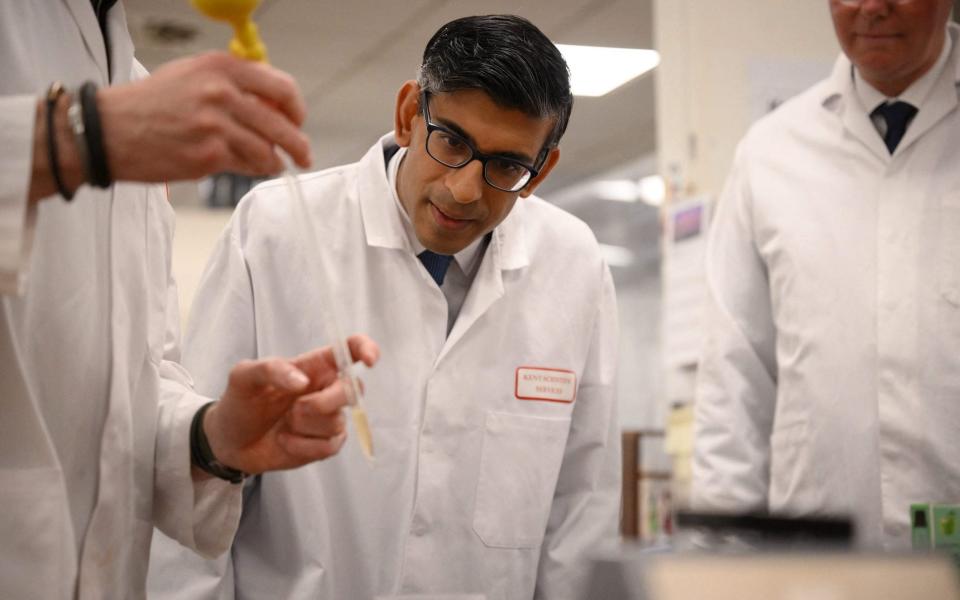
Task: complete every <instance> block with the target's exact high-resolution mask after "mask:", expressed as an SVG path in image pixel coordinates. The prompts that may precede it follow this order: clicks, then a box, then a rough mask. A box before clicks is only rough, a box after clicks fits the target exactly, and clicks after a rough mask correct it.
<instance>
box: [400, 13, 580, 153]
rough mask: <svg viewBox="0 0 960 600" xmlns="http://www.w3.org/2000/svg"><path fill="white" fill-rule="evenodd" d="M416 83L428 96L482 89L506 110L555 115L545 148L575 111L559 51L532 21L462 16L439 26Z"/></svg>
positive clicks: (567, 73) (533, 114) (554, 142)
mask: <svg viewBox="0 0 960 600" xmlns="http://www.w3.org/2000/svg"><path fill="white" fill-rule="evenodd" d="M417 82H418V83H419V84H420V88H421V89H423V90H425V91H427V92H454V91H457V90H466V89H477V90H481V91H483V92H485V93H486V94H487V95H489V96H490V98H491V99H492V100H493V101H494V102H496V103H497V104H499V105H501V106H503V107H505V108H513V109H517V110H520V111H522V112H524V113H525V114H528V115H530V116H531V117H537V118H544V117H554V118H555V119H556V123H555V124H554V127H553V132H551V134H550V137H549V138H548V139H547V142H546V144H545V146H544V150H547V149H549V148H551V147H553V146H556V145H557V143H559V142H560V138H561V137H562V136H563V132H564V131H566V129H567V122H568V121H569V120H570V111H571V110H572V109H573V94H572V93H570V71H569V69H568V68H567V63H566V61H564V60H563V56H561V54H560V51H559V50H558V49H557V47H556V46H555V45H554V44H553V42H551V41H550V40H549V39H548V38H547V36H545V35H544V34H543V32H542V31H540V30H539V29H537V27H536V26H535V25H534V24H533V23H531V22H530V21H528V20H526V19H524V18H523V17H517V16H514V15H485V16H476V17H464V18H462V19H456V20H454V21H450V22H449V23H447V24H446V25H444V26H443V27H441V28H440V30H439V31H437V32H436V33H435V34H433V37H432V38H430V41H429V42H427V47H426V48H425V49H424V51H423V64H421V65H420V73H419V76H418V77H417Z"/></svg>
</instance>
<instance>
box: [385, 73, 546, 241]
mask: <svg viewBox="0 0 960 600" xmlns="http://www.w3.org/2000/svg"><path fill="white" fill-rule="evenodd" d="M427 98H428V102H429V112H430V119H431V121H432V122H433V123H435V124H437V125H441V126H443V127H445V128H446V129H448V130H451V131H453V132H456V133H457V134H459V135H460V136H461V137H462V138H464V139H465V140H467V141H468V142H470V143H471V144H473V146H474V148H476V149H477V151H479V152H482V153H484V154H493V155H502V156H507V157H511V158H515V159H517V160H518V161H520V162H523V163H525V164H528V165H535V164H536V161H537V157H538V154H539V153H540V151H541V148H543V145H544V143H546V140H547V138H548V136H549V135H550V133H551V131H552V129H553V123H554V120H553V119H551V118H545V119H538V118H534V117H530V116H528V115H526V114H524V113H522V112H520V111H519V110H512V109H506V108H503V107H501V106H499V105H498V104H496V103H495V102H494V101H493V100H491V99H490V97H489V96H488V95H487V94H486V93H484V92H482V91H479V90H461V91H456V92H446V93H437V94H431V95H429V96H427ZM419 102H420V89H419V86H417V84H416V82H412V81H411V82H407V83H406V84H404V86H403V88H401V90H400V94H399V96H398V98H397V118H396V130H395V134H396V139H397V143H399V144H400V145H401V146H405V147H407V153H406V155H405V156H404V158H403V163H402V164H401V166H400V171H399V174H398V176H397V193H398V194H399V196H400V202H401V203H402V204H403V207H404V209H405V210H406V211H407V214H408V215H409V216H410V220H411V221H412V222H413V226H414V229H415V230H416V233H417V239H419V240H420V243H421V244H423V245H424V246H425V247H426V248H427V249H429V250H432V251H434V252H437V253H439V254H456V253H457V252H459V251H460V250H463V249H464V248H466V247H467V246H469V245H470V244H471V243H472V242H473V241H474V240H476V239H478V238H480V237H481V236H483V235H485V234H486V233H487V232H489V231H492V230H493V228H494V227H496V226H497V225H499V224H500V222H501V221H503V220H504V219H505V218H506V217H507V215H508V214H510V210H511V209H512V208H513V205H514V203H515V202H516V200H517V197H518V196H522V197H527V196H529V195H530V194H532V193H533V190H534V189H535V188H536V187H537V186H538V185H539V184H540V182H541V181H543V179H544V178H545V177H546V175H547V173H549V171H550V170H551V169H552V168H553V166H554V165H555V164H556V162H557V159H558V158H559V151H558V150H557V149H553V150H551V151H550V154H549V155H548V157H547V160H546V162H545V163H544V165H543V167H542V168H541V169H540V173H539V174H538V175H537V177H535V178H533V179H531V180H530V181H529V182H528V183H527V184H526V186H525V187H524V188H523V189H521V190H519V191H517V192H504V191H501V190H498V189H496V188H494V187H492V186H491V185H489V184H487V183H486V181H485V180H484V177H483V165H482V164H481V162H480V161H479V160H474V161H471V162H469V163H467V164H466V165H464V166H463V167H460V168H451V167H447V166H445V165H443V164H441V163H439V162H437V161H436V160H434V159H433V158H432V157H431V156H430V155H429V154H428V153H427V150H426V145H425V144H426V139H427V127H426V123H425V121H424V118H423V115H422V114H421V112H420V110H419ZM434 135H436V134H434Z"/></svg>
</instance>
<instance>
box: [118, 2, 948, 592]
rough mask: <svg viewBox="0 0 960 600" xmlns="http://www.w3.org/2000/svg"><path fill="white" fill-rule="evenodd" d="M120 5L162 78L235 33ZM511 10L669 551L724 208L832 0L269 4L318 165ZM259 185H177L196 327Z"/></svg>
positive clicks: (801, 83)
mask: <svg viewBox="0 0 960 600" xmlns="http://www.w3.org/2000/svg"><path fill="white" fill-rule="evenodd" d="M124 4H125V7H126V11H127V18H128V21H129V25H130V31H131V35H132V37H133V43H134V46H135V47H136V54H137V57H138V58H139V60H140V61H141V62H143V63H144V64H145V66H146V67H147V68H148V69H154V68H156V67H157V66H159V65H160V64H162V63H164V62H166V61H169V60H171V59H174V58H177V57H180V56H186V55H192V54H196V53H198V52H201V51H204V50H207V49H220V48H223V47H224V46H225V44H226V41H227V40H228V39H229V37H230V32H229V30H228V28H227V27H225V26H223V25H222V24H220V23H216V22H213V21H210V20H207V19H204V18H202V17H201V16H199V15H197V14H196V13H195V12H194V10H193V9H192V8H191V7H190V6H189V4H188V2H186V1H184V0H126V1H125V2H124ZM500 12H503V13H513V14H519V15H521V16H524V17H526V18H528V19H530V20H531V21H532V22H533V23H535V24H536V25H537V26H539V27H540V28H541V29H542V30H543V31H544V32H545V33H546V34H547V35H548V36H549V37H550V38H551V39H552V40H553V41H554V42H555V43H557V44H562V45H564V46H563V47H562V48H563V52H564V55H565V57H566V58H567V60H568V63H569V64H570V66H571V70H572V83H573V87H574V93H575V95H576V100H575V106H574V110H573V115H572V118H571V121H570V126H569V129H568V131H567V133H566V135H565V137H564V138H563V141H562V143H561V146H560V147H561V160H560V163H559V165H558V167H557V168H556V170H555V171H554V172H553V173H552V174H551V176H550V177H549V178H548V179H547V181H546V182H545V183H544V185H543V186H542V187H540V188H539V189H538V191H537V195H539V196H541V197H542V198H544V199H546V200H547V201H549V202H552V203H554V204H556V205H557V206H560V207H562V208H563V209H565V210H567V211H569V212H571V213H573V214H574V215H576V216H578V217H579V218H581V219H582V220H583V221H585V222H586V223H587V224H588V225H589V226H590V228H591V229H592V230H593V232H594V233H595V235H596V237H597V239H598V241H599V242H600V244H601V248H602V250H603V253H604V256H605V259H606V262H607V264H608V265H609V266H610V269H611V272H612V275H613V279H614V282H615V285H616V292H617V302H618V310H619V321H620V327H621V342H620V358H619V361H620V362H619V372H618V377H619V384H618V386H619V389H618V398H619V411H620V420H621V427H622V435H623V438H622V440H623V451H624V454H623V456H624V471H623V473H624V490H623V500H624V505H623V513H622V519H621V534H622V535H623V536H624V538H626V539H630V540H637V541H639V542H642V543H643V544H644V545H646V547H650V546H655V545H656V544H663V543H665V542H668V541H669V540H670V538H671V536H673V535H675V534H676V522H675V521H674V515H675V514H676V513H677V512H678V511H683V510H684V509H685V508H686V507H687V503H688V497H689V482H690V473H691V451H692V447H693V437H692V436H693V427H692V422H693V421H692V419H693V417H692V415H693V413H692V403H693V399H694V382H695V380H696V371H697V356H698V352H699V348H700V343H701V341H702V340H701V332H702V318H703V315H702V313H703V311H702V306H703V300H704V296H705V293H706V286H705V279H704V256H705V252H706V234H707V226H708V224H709V222H710V218H711V212H712V209H713V202H714V201H715V200H716V198H717V195H718V194H719V193H720V191H721V189H722V185H723V183H724V180H725V178H726V176H727V174H728V172H729V169H730V167H731V163H732V161H733V157H734V152H735V149H736V146H737V143H738V141H739V140H740V139H741V138H742V137H743V135H744V134H745V133H746V131H747V129H748V128H749V126H750V125H751V124H752V123H753V122H755V121H756V120H757V119H759V118H760V117H762V116H763V115H765V114H767V113H768V112H770V111H771V110H773V109H774V108H776V107H777V106H778V105H779V104H781V103H782V102H784V101H785V100H787V99H789V98H790V97H791V96H793V95H795V94H797V93H799V92H800V91H802V90H804V89H806V88H808V87H809V86H810V85H812V84H813V83H815V82H817V81H819V80H821V79H823V78H824V77H826V76H827V75H828V74H829V73H830V70H831V68H832V66H833V64H834V61H835V60H836V57H837V55H838V53H839V52H840V47H839V45H838V43H837V38H836V35H835V33H834V29H833V25H832V23H831V19H830V12H829V10H828V6H827V2H826V1H825V0H823V1H814V0H779V1H776V2H764V1H756V0H722V1H716V0H551V1H549V2H545V1H539V0H538V1H532V0H513V1H511V2H504V1H501V0H489V1H485V2H482V3H479V2H465V1H463V0H404V1H403V2H381V1H372V0H352V1H350V2H323V1H318V0H264V1H263V2H262V4H261V6H260V8H259V9H258V11H257V13H256V21H257V24H258V25H259V28H260V32H261V35H262V37H263V38H264V40H265V42H266V44H267V46H268V48H269V52H270V59H271V62H272V64H273V65H275V66H277V67H278V68H280V69H283V70H285V71H288V72H289V73H291V74H292V75H293V76H294V77H295V78H296V79H297V81H298V83H299V85H300V87H301V88H302V90H303V93H304V96H305V99H306V101H307V112H308V117H307V121H306V124H305V131H306V132H307V133H308V135H309V136H310V138H311V141H312V147H313V152H314V167H315V168H318V169H319V168H325V167H330V166H335V165H340V164H344V163H349V162H353V161H355V160H357V158H358V157H360V156H362V155H363V153H364V151H365V150H366V149H367V148H368V147H369V146H370V144H371V143H373V142H374V141H375V140H376V139H378V138H379V136H381V135H382V134H384V133H385V132H387V131H389V130H391V129H392V127H393V123H392V120H391V117H392V114H393V104H394V101H395V95H396V90H397V89H398V87H399V86H400V84H401V83H402V82H403V81H405V80H407V79H410V78H412V77H414V76H415V68H416V66H417V65H418V64H419V60H420V54H421V52H422V49H423V42H424V40H426V39H428V38H429V36H430V35H431V33H432V32H433V31H435V30H436V29H437V27H439V26H440V25H441V24H443V23H445V22H447V21H449V20H451V19H454V18H457V17H459V16H465V15H469V14H475V13H500ZM958 12H960V0H958V1H957V2H956V3H955V8H954V18H956V14H957V13H958ZM576 46H584V47H592V48H576ZM578 51H579V52H586V53H585V54H578V53H577V52H578ZM591 52H592V53H591ZM604 52H607V53H606V54H605V53H604ZM256 183H257V181H256V180H251V179H250V178H247V177H243V176H239V175H233V174H230V173H223V174H220V175H217V176H214V177H210V178H207V179H204V180H202V181H200V182H199V183H176V184H171V185H170V186H169V189H170V198H171V202H172V203H173V205H174V207H175V210H176V215H177V225H176V228H177V229H176V237H175V245H174V254H173V261H174V262H173V265H174V273H175V275H176V278H177V281H178V285H179V293H180V306H181V311H182V314H183V318H184V321H185V319H186V315H187V313H188V311H189V309H190V305H191V300H192V297H193V294H194V291H195V289H196V287H197V285H198V283H199V279H200V276H201V272H202V269H203V266H204V265H205V263H206V259H207V257H208V256H209V253H210V251H211V249H212V248H213V246H214V243H215V241H216V238H217V236H218V235H219V234H220V232H221V231H222V229H223V227H224V226H225V225H226V223H227V221H228V219H229V217H230V215H231V211H232V208H233V207H234V206H235V204H236V203H237V202H238V201H239V199H240V197H242V196H243V194H244V193H245V192H246V191H248V190H249V189H250V188H251V187H252V186H253V185H255V184H256ZM954 500H956V499H954ZM611 568H612V567H611ZM783 568H785V569H786V568H789V567H788V566H785V567H783ZM705 577H706V575H705ZM707 580H708V579H706V580H705V581H707ZM597 597H602V596H597ZM608 597H615V594H613V593H612V592H611V595H610V596H608ZM784 597H785V598H786V597H787V596H784ZM789 597H790V598H801V597H803V598H807V597H809V598H813V596H799V595H797V596H789ZM841 597H844V598H845V597H847V596H831V595H822V596H816V598H824V599H826V598H841ZM849 597H851V598H852V597H854V596H849Z"/></svg>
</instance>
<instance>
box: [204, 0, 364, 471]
mask: <svg viewBox="0 0 960 600" xmlns="http://www.w3.org/2000/svg"><path fill="white" fill-rule="evenodd" d="M191 2H192V3H193V5H194V7H196V8H197V10H199V11H200V12H202V13H203V14H205V15H206V16H208V17H210V18H212V19H216V20H219V21H226V22H228V23H230V24H231V25H232V26H233V28H234V37H233V39H232V40H231V41H230V52H231V53H233V54H234V55H236V56H238V57H240V58H245V59H249V60H255V61H262V62H266V60H267V52H266V47H265V46H264V44H263V42H262V41H261V40H260V35H259V33H258V31H257V27H256V25H255V24H254V23H253V20H252V19H251V14H252V13H253V11H254V9H255V8H256V7H257V5H258V4H259V2H260V0H191ZM278 152H279V154H280V157H281V159H282V160H283V162H284V165H285V170H284V172H283V179H284V181H285V182H286V185H287V189H288V191H289V193H290V197H291V199H292V200H293V202H294V206H295V207H296V208H295V211H296V212H298V213H299V218H296V219H295V220H296V221H298V222H299V223H300V224H301V226H300V233H301V236H302V237H303V239H304V243H305V244H306V248H307V251H308V253H309V254H310V255H311V256H312V257H314V260H312V261H308V264H310V265H313V271H314V273H313V277H312V279H313V281H314V282H315V284H316V286H315V287H316V291H317V293H318V296H317V298H318V300H319V302H318V304H319V308H320V310H322V311H323V312H324V314H323V317H324V319H323V321H324V324H325V326H326V329H327V331H326V334H327V337H328V339H329V340H330V344H331V345H332V347H333V355H334V358H335V360H336V365H337V371H338V373H340V377H341V379H342V380H343V382H344V385H345V386H346V388H347V394H348V397H349V402H350V406H351V416H352V419H353V424H354V429H355V431H356V433H357V439H358V441H359V443H360V446H361V448H362V450H363V453H364V455H365V456H366V457H367V459H372V458H373V438H372V436H371V434H370V426H369V424H368V422H367V414H366V411H365V410H364V409H363V406H362V405H361V400H362V398H363V390H362V388H361V386H360V383H359V381H358V380H357V378H356V376H354V375H353V374H352V373H351V372H350V370H349V368H350V364H351V360H350V352H349V349H348V348H347V343H346V338H345V337H344V336H343V332H342V330H341V328H340V320H339V318H338V317H339V315H338V314H337V312H336V307H335V305H334V304H333V302H332V301H331V300H332V299H331V298H330V294H329V291H328V288H327V286H326V285H325V282H324V280H323V277H322V273H323V271H322V270H321V269H320V264H319V263H320V262H321V261H322V260H323V257H324V254H323V252H321V248H320V244H319V243H318V241H317V237H316V231H315V230H314V227H313V221H312V220H311V219H310V217H309V212H308V211H307V205H306V202H305V200H304V198H303V191H302V190H301V188H300V182H299V181H298V180H297V178H296V177H295V175H294V172H295V171H294V166H293V163H292V162H291V160H290V158H289V157H288V156H287V155H286V154H285V153H284V152H283V151H282V150H278Z"/></svg>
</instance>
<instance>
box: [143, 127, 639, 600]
mask: <svg viewBox="0 0 960 600" xmlns="http://www.w3.org/2000/svg"><path fill="white" fill-rule="evenodd" d="M389 140H390V136H387V137H385V138H384V139H383V140H381V143H377V144H375V145H374V146H373V147H372V148H371V149H370V151H369V152H368V153H367V154H366V155H365V156H364V158H363V159H362V160H361V161H360V162H359V163H356V164H353V165H349V166H345V167H341V168H335V169H331V170H327V171H323V172H320V173H316V174H311V175H307V176H304V177H303V178H302V182H303V189H304V193H305V195H306V197H307V199H308V203H309V205H310V211H311V218H312V219H313V220H314V222H315V224H316V227H317V230H318V232H319V239H320V241H321V243H322V244H323V248H324V252H325V256H326V257H327V258H332V259H333V260H332V261H328V262H327V264H326V266H325V267H321V269H322V270H323V279H322V280H321V281H313V280H311V278H310V277H311V274H312V273H313V272H314V271H311V270H310V269H309V268H308V266H307V264H306V261H308V260H311V261H312V260H317V258H318V257H315V256H311V255H309V254H308V253H307V252H306V251H305V245H304V244H303V243H302V242H301V239H300V238H299V237H298V231H299V230H298V229H297V225H296V224H295V223H294V222H293V219H296V218H298V213H297V212H296V210H295V209H291V203H290V202H289V199H288V196H287V190H286V188H285V187H284V185H283V183H282V182H270V183H266V184H264V185H262V186H259V187H258V188H256V189H254V190H253V192H251V193H250V194H249V195H248V196H247V197H246V198H245V199H244V200H243V201H242V202H241V203H240V206H239V207H238V209H237V211H236V213H235V215H234V217H233V219H232V221H231V223H230V225H229V226H228V228H227V231H226V232H225V233H224V235H223V237H222V238H221V240H220V242H219V245H218V247H217V248H216V250H215V252H214V254H213V257H212V259H211V262H210V263H209V265H208V267H207V271H206V274H205V275H204V278H203V281H202V283H201V286H200V290H199V292H198V294H197V297H196V300H195V304H194V308H193V312H192V315H191V325H190V326H189V327H188V334H187V342H186V345H185V348H186V351H185V363H186V364H187V365H188V366H189V367H190V369H191V372H193V373H194V374H195V376H196V377H197V384H198V389H199V390H201V391H202V390H203V389H213V388H216V387H218V386H220V385H222V383H223V376H222V374H221V373H220V369H221V366H222V365H224V364H227V363H231V362H234V361H235V360H238V359H241V358H249V357H255V356H269V355H274V354H290V353H296V352H299V351H302V350H304V349H306V348H310V347H312V346H314V345H316V344H318V343H323V342H324V341H325V340H324V339H323V337H322V334H321V333H319V332H322V331H323V324H322V321H321V319H322V315H323V312H324V311H323V310H322V309H321V307H319V306H318V305H317V300H316V296H317V293H316V292H315V291H314V290H315V289H316V288H314V287H313V286H317V285H326V286H329V294H330V295H331V296H332V297H333V298H335V299H336V300H337V301H338V303H339V309H340V312H341V313H342V315H343V316H342V319H343V325H342V327H343V329H344V330H345V331H347V332H367V333H369V334H370V335H371V336H372V337H373V338H374V339H376V340H377V341H378V342H379V343H380V345H381V349H382V358H381V360H380V362H379V363H378V364H377V365H376V367H375V368H374V369H373V370H372V371H370V372H368V373H367V374H366V375H364V376H363V380H364V382H365V384H366V409H367V413H368V415H369V418H370V425H371V427H372V431H373V443H374V447H375V449H376V461H375V463H374V464H372V465H368V464H367V463H366V462H365V460H364V458H363V456H362V454H361V452H360V450H359V448H358V446H357V444H356V442H355V441H354V440H353V439H350V440H348V442H347V445H346V446H345V447H344V449H343V450H342V451H341V453H340V454H339V455H338V456H336V457H334V458H332V459H329V460H327V461H324V462H321V463H317V464H314V465H310V466H307V467H304V468H301V469H298V470H295V471H286V472H279V473H271V474H266V475H263V476H262V477H259V478H257V480H256V481H255V482H253V483H252V485H251V486H249V488H248V490H247V494H246V495H245V501H244V512H243V516H242V518H241V524H240V529H239V532H238V534H237V538H236V540H235V542H234V545H233V549H232V552H231V558H232V560H230V561H221V562H220V563H219V564H213V563H207V564H202V563H200V562H199V561H197V560H195V559H194V558H192V557H190V556H188V555H185V554H184V553H182V552H180V553H179V555H177V554H178V552H177V549H176V547H175V546H174V545H172V544H170V543H169V542H166V543H164V541H163V540H161V538H160V537H159V536H158V537H157V538H156V540H155V542H154V554H153V557H154V558H153V560H152V562H151V569H150V583H149V590H150V592H151V594H152V595H151V597H154V598H177V599H187V598H268V597H269V598H290V599H294V598H324V599H331V600H333V599H337V600H339V599H346V598H350V599H351V600H371V599H372V598H373V597H374V596H375V595H377V594H391V593H420V592H434V593H438V592H461V593H467V592H468V593H477V594H485V595H486V598H487V600H530V599H531V598H534V597H536V598H550V599H551V600H562V599H564V598H573V597H575V593H576V592H575V590H576V589H577V588H578V586H579V585H581V584H582V581H583V576H584V575H585V573H586V569H587V566H588V564H587V560H586V559H587V556H588V553H589V552H590V551H591V549H594V548H596V547H597V545H598V544H599V543H601V542H603V541H605V540H613V539H615V536H616V528H617V520H618V513H619V506H620V502H619V499H620V445H619V431H618V425H617V419H616V408H615V402H614V371H615V364H616V351H617V324H616V305H615V297H614V290H613V285H612V281H611V278H610V273H609V270H608V268H607V266H606V265H605V264H604V261H603V260H602V258H601V256H600V253H599V248H598V246H597V243H596V240H595V239H594V237H593V235H592V233H591V232H590V230H589V229H588V228H587V227H586V226H585V225H584V224H583V223H582V222H580V221H578V220H577V219H575V218H573V217H571V216H570V215H568V214H566V213H564V212H562V211H561V210H559V209H557V208H556V207H554V206H552V205H549V204H547V203H545V202H543V201H542V200H539V199H537V198H528V199H520V200H518V202H517V204H516V206H515V208H514V209H513V211H512V212H511V214H510V215H509V216H508V217H507V218H506V219H505V220H504V222H503V223H501V225H500V226H498V227H497V228H496V229H495V230H494V235H493V237H492V240H491V242H490V244H489V247H488V248H487V250H486V254H485V256H484V257H483V259H482V262H481V265H480V267H479V270H478V272H477V275H476V278H475V280H474V282H473V284H472V287H471V289H470V291H469V293H468V296H467V298H466V300H465V302H464V305H463V308H462V310H461V312H460V315H459V318H458V320H457V322H456V324H455V325H454V327H453V329H452V331H451V333H450V336H449V337H446V335H445V334H446V325H447V304H446V300H445V299H444V296H443V293H442V292H441V290H440V289H439V288H438V287H437V286H436V285H435V284H434V282H433V281H432V280H431V278H430V276H429V275H428V273H427V271H426V270H425V269H424V268H423V266H422V265H421V264H420V262H419V261H418V260H417V258H416V256H415V255H414V253H413V251H412V250H411V248H410V246H409V242H408V238H407V237H406V234H405V232H404V229H403V225H402V222H401V218H402V217H401V214H400V212H399V210H398V208H397V207H396V205H395V202H394V200H393V199H392V197H391V192H390V189H389V187H388V183H387V177H386V169H385V163H384V150H383V146H382V145H381V144H387V143H390V141H389ZM520 367H537V368H554V369H566V370H569V371H572V372H574V373H575V374H576V377H577V384H578V386H577V388H576V390H575V391H576V399H575V401H573V402H569V403H562V402H547V401H531V400H521V399H518V398H517V392H516V389H515V386H516V377H517V369H518V368H520ZM521 395H524V394H521ZM221 578H222V579H221ZM215 590H219V591H215Z"/></svg>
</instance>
